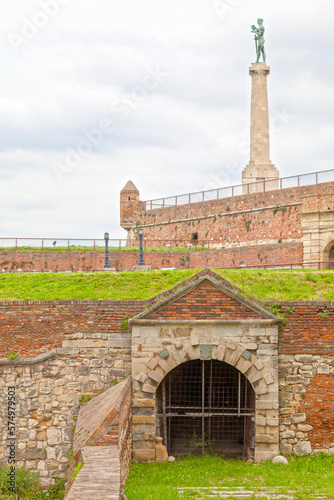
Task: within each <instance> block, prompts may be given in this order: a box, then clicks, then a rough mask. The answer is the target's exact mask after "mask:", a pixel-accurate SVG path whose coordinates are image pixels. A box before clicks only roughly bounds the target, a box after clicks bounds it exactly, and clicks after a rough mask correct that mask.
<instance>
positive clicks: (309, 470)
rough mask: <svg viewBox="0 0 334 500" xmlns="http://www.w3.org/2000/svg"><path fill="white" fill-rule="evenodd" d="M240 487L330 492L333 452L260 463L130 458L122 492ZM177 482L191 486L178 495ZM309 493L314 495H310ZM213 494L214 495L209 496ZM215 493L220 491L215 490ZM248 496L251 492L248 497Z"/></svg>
mask: <svg viewBox="0 0 334 500" xmlns="http://www.w3.org/2000/svg"><path fill="white" fill-rule="evenodd" d="M201 487H203V488H208V487H212V488H215V487H216V488H237V487H244V488H245V489H251V490H253V491H255V492H256V493H258V492H264V491H266V490H267V491H268V490H269V491H270V490H271V489H274V488H278V487H279V492H280V493H281V494H287V493H288V492H289V491H293V492H294V497H295V498H296V499H300V500H304V499H307V498H319V497H320V496H321V495H326V496H327V497H328V498H334V457H333V456H326V455H322V454H321V455H319V456H308V457H290V458H289V465H273V464H272V463H271V462H266V463H262V464H259V465H256V464H248V463H246V462H242V461H236V460H223V459H222V458H219V457H216V456H206V457H205V459H202V458H200V457H192V456H189V457H185V458H179V459H178V460H177V461H176V462H174V463H166V464H155V463H152V464H136V463H133V464H132V467H131V470H130V474H129V477H128V480H127V482H126V485H125V493H126V496H127V499H128V500H138V499H139V498H143V499H144V498H145V500H174V499H181V498H192V499H194V500H195V499H202V498H209V496H206V495H209V494H210V493H209V491H207V493H206V494H204V496H200V495H199V492H198V490H197V491H196V489H195V488H201ZM177 488H190V489H189V490H186V492H185V493H184V494H183V495H182V494H181V492H180V491H178V489H177ZM311 494H313V495H314V496H311ZM210 498H216V497H210ZM217 498H218V496H217ZM248 498H253V497H252V496H251V497H248Z"/></svg>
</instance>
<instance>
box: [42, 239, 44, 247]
mask: <svg viewBox="0 0 334 500" xmlns="http://www.w3.org/2000/svg"><path fill="white" fill-rule="evenodd" d="M43 248H44V238H42V250H43Z"/></svg>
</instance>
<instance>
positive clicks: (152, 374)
mask: <svg viewBox="0 0 334 500" xmlns="http://www.w3.org/2000/svg"><path fill="white" fill-rule="evenodd" d="M148 376H149V377H150V379H152V380H154V381H155V382H158V384H160V382H161V380H162V379H163V378H164V377H162V376H161V375H159V374H158V373H156V372H155V371H153V370H151V371H150V372H148Z"/></svg>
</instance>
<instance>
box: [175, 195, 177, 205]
mask: <svg viewBox="0 0 334 500" xmlns="http://www.w3.org/2000/svg"><path fill="white" fill-rule="evenodd" d="M175 205H177V196H175Z"/></svg>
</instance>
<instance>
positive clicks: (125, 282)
mask: <svg viewBox="0 0 334 500" xmlns="http://www.w3.org/2000/svg"><path fill="white" fill-rule="evenodd" d="M196 272H197V271H195V270H187V271H150V272H141V271H137V272H123V273H115V274H111V273H73V274H72V273H24V274H0V300H71V299H82V300H135V299H144V300H145V299H148V298H150V297H153V296H154V295H156V294H158V293H161V292H163V291H164V290H168V289H169V288H171V287H173V286H174V285H176V284H177V283H179V282H180V281H182V280H184V279H186V278H188V277H189V276H191V275H193V274H194V273H196Z"/></svg>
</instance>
